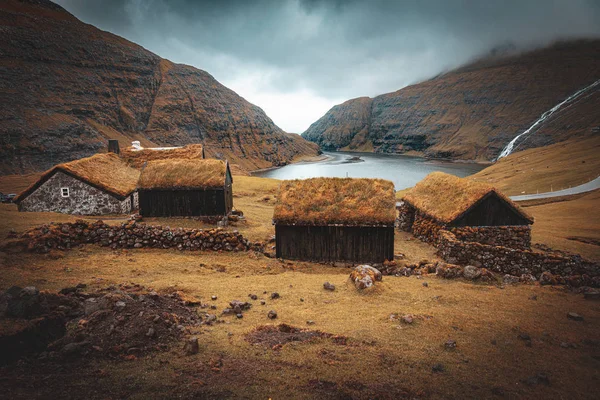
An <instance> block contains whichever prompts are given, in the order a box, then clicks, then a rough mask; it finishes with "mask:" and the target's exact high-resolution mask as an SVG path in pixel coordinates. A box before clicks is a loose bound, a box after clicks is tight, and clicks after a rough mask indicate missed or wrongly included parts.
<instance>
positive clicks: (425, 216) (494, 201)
mask: <svg viewBox="0 0 600 400" xmlns="http://www.w3.org/2000/svg"><path fill="white" fill-rule="evenodd" d="M402 200H403V202H404V204H403V205H402V206H401V207H400V210H399V211H400V215H399V222H400V223H399V225H400V228H401V229H403V230H406V231H412V232H413V233H415V234H416V235H417V236H419V237H421V238H427V236H430V237H429V239H431V240H432V241H433V239H434V236H435V231H436V229H437V228H436V227H438V228H443V229H451V230H454V231H456V232H457V233H460V234H465V232H469V235H470V236H472V237H470V239H474V238H475V239H477V237H479V239H478V240H474V241H478V242H483V243H489V244H492V243H493V244H503V245H504V244H508V243H506V242H511V241H512V239H514V237H513V238H511V236H514V235H512V234H513V233H516V232H518V234H519V235H523V232H526V234H525V236H526V238H525V239H526V242H527V243H526V244H525V246H526V247H528V246H529V244H530V234H529V231H530V227H529V225H531V224H533V218H532V217H531V216H530V215H528V214H527V213H526V212H525V211H524V210H522V209H521V208H520V207H519V206H518V205H516V204H515V203H514V202H513V201H511V200H510V199H509V198H508V197H506V196H505V195H503V194H502V193H500V192H499V191H498V190H496V189H495V188H494V187H493V186H490V185H488V184H485V183H482V182H475V181H472V180H470V179H467V178H459V177H456V176H454V175H449V174H445V173H443V172H433V173H431V174H429V175H427V176H426V177H425V178H424V179H423V180H422V181H420V182H419V183H417V184H416V185H415V187H414V188H412V189H411V190H409V191H408V192H407V193H406V194H405V195H404V196H403V198H402ZM498 227H514V229H512V230H507V229H503V230H502V231H501V230H499V229H497V228H498ZM516 227H521V229H517V228H516ZM460 228H465V229H460ZM466 228H473V229H471V230H470V231H469V230H468V229H466ZM474 228H477V229H474ZM501 232H502V233H501ZM499 235H502V236H503V238H499V237H498V236H499ZM503 242H505V243H503ZM517 247H522V246H521V245H519V246H517Z"/></svg>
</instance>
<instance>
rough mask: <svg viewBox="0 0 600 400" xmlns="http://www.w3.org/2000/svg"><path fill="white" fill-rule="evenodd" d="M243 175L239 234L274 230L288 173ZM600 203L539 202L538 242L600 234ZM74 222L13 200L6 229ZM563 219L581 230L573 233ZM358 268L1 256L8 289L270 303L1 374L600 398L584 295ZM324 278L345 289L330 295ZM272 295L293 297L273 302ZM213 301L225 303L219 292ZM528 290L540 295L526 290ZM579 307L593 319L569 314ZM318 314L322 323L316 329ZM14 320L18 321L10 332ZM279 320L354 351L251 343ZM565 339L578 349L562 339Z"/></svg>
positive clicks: (231, 388) (196, 391) (369, 392)
mask: <svg viewBox="0 0 600 400" xmlns="http://www.w3.org/2000/svg"><path fill="white" fill-rule="evenodd" d="M235 182H236V183H235V184H234V186H233V189H234V195H235V197H234V204H235V206H236V207H238V208H240V209H242V210H243V211H244V214H245V215H246V217H247V218H248V223H247V224H240V225H239V226H236V227H232V228H231V229H239V230H240V232H242V233H244V235H248V236H250V237H256V238H257V239H258V238H260V239H262V238H264V237H265V236H267V235H272V234H273V227H272V225H271V217H272V215H273V207H274V204H273V202H272V201H269V202H264V201H263V200H262V197H264V196H265V195H268V196H271V197H273V195H274V194H276V193H277V188H278V185H279V181H277V180H273V179H264V178H256V177H237V176H236V178H235ZM599 197H600V195H598V194H597V193H596V194H594V196H593V197H591V194H590V198H589V199H585V202H584V203H582V204H579V203H574V204H573V205H571V204H572V203H573V202H572V201H564V202H561V203H554V204H547V205H542V206H536V207H530V208H528V209H529V210H530V211H531V213H532V214H533V215H534V216H535V217H536V224H534V226H533V229H534V240H540V238H541V237H542V236H545V237H546V238H548V240H552V239H553V238H552V236H553V235H556V234H557V233H558V236H562V235H564V236H568V235H578V236H581V235H583V236H585V235H587V234H586V233H585V232H586V231H585V230H588V229H590V230H588V231H587V232H588V233H590V234H591V233H593V232H592V231H591V229H594V226H598V224H600V221H597V218H595V219H594V218H593V217H595V215H596V214H597V213H596V214H594V212H593V210H594V207H596V209H597V205H598V202H599ZM581 200H584V198H581ZM546 207H550V208H547V209H546ZM563 216H564V217H563ZM589 216H591V217H592V218H588V217H589ZM76 218H77V217H75V216H70V215H63V214H54V213H18V212H17V211H16V207H15V206H14V205H0V219H1V220H2V221H3V223H2V224H0V239H3V238H4V237H5V235H6V233H7V232H8V229H9V228H11V227H12V228H15V229H17V230H19V231H22V230H24V229H25V227H26V226H37V225H40V224H43V223H47V222H49V221H67V220H74V219H76ZM586 219H590V220H589V222H586V221H585V220H586ZM157 221H158V222H159V223H160V224H162V225H169V226H171V227H175V226H182V225H183V224H200V223H198V222H197V221H193V220H187V219H160V220H157ZM543 221H547V222H548V223H543ZM111 222H113V221H111ZM114 222H115V223H120V222H121V221H118V220H115V221H114ZM147 222H148V221H147ZM198 226H200V225H198ZM565 228H568V229H572V230H573V231H569V232H567V231H565V232H564V233H562V230H564V229H565ZM578 229H579V230H580V231H579V232H575V231H577V230H578ZM596 232H597V229H596ZM536 235H537V237H536ZM395 236H396V237H395V249H396V253H405V254H406V259H407V261H408V262H411V263H413V262H418V261H419V260H421V259H429V260H435V259H436V256H435V248H433V247H432V246H430V245H427V244H425V243H423V242H420V241H419V240H415V239H414V238H413V237H412V236H411V235H409V234H408V233H405V232H396V235H395ZM569 242H572V243H577V242H573V241H569V240H566V239H565V240H564V241H563V240H561V241H560V242H559V243H558V244H557V245H556V247H557V248H562V247H561V246H562V245H563V243H564V244H565V245H569ZM586 246H590V247H589V248H590V249H593V248H594V247H593V246H592V245H589V244H588V245H586ZM596 248H597V246H596ZM567 250H568V249H567ZM349 273H350V270H349V269H346V268H334V267H330V266H326V265H319V264H314V263H304V262H282V261H279V260H274V259H268V258H265V257H264V256H262V255H258V254H254V253H221V254H220V253H215V252H179V251H175V250H147V249H145V250H118V251H112V250H110V249H108V248H101V247H97V246H83V247H80V248H77V249H74V250H71V251H68V252H65V253H64V254H63V255H61V254H50V255H36V254H12V253H0V289H2V290H4V289H7V288H8V287H10V286H12V285H20V286H27V285H35V286H37V287H38V288H40V289H49V290H59V289H61V288H63V287H66V286H73V285H75V284H77V283H86V284H87V285H88V290H94V289H97V288H100V287H105V286H107V285H110V284H113V283H114V284H118V283H123V282H135V283H139V284H142V285H145V286H147V287H151V288H153V289H155V290H157V291H159V292H173V291H175V290H181V291H182V292H183V293H184V294H186V295H189V296H193V297H198V298H200V299H201V300H202V301H203V302H205V303H208V304H214V305H216V306H217V308H218V309H217V310H214V311H212V310H208V309H207V310H204V311H208V312H210V313H216V314H217V315H218V314H219V313H220V311H221V310H223V308H225V307H227V306H228V302H229V301H231V300H233V299H238V300H243V301H245V300H249V298H248V294H250V293H255V294H257V295H258V296H259V300H265V301H266V305H265V306H262V305H260V302H259V301H254V302H253V303H254V305H253V307H252V308H251V309H250V310H249V311H247V312H245V313H244V318H243V319H240V320H238V319H236V318H235V317H221V318H222V319H223V320H225V321H226V322H227V323H223V324H216V325H213V326H206V327H190V329H191V330H192V334H193V335H197V336H198V337H199V338H200V343H201V346H200V353H199V354H197V355H193V356H187V357H184V356H182V351H181V347H182V346H181V345H180V344H176V345H175V346H173V348H171V349H170V350H164V351H162V350H161V351H157V352H156V353H153V354H152V355H149V356H147V357H140V358H138V359H137V360H134V361H118V360H94V359H91V358H90V359H87V360H86V362H89V363H90V364H85V365H84V366H83V367H81V368H78V367H77V364H74V365H75V368H73V369H69V368H68V367H66V366H63V367H61V369H60V372H57V368H56V367H57V365H56V364H51V365H50V367H49V368H50V369H43V368H37V367H35V368H31V367H30V366H29V365H30V364H29V363H25V364H24V365H23V366H14V367H11V368H7V369H5V371H4V372H5V375H6V376H5V379H4V380H2V381H0V389H1V388H5V387H8V388H10V389H11V391H10V393H11V394H13V395H14V397H31V396H33V397H48V398H50V397H57V396H56V395H57V393H64V396H62V397H85V396H88V397H89V394H90V393H98V392H101V393H102V395H103V396H104V397H115V398H123V397H138V398H162V397H183V398H191V397H199V398H203V397H205V398H206V397H209V398H210V397H217V398H218V397H227V396H229V397H232V398H269V397H271V398H280V397H282V395H283V396H284V397H286V398H299V399H312V398H339V397H342V396H345V397H354V398H402V397H403V396H402V395H400V393H402V392H403V391H407V392H409V393H413V395H412V396H408V397H418V398H491V397H493V396H495V393H504V396H505V397H507V398H561V397H572V398H594V396H595V395H594V393H596V392H597V388H598V382H597V379H596V375H597V373H596V371H597V368H596V365H597V363H598V361H597V360H596V359H595V358H594V357H593V356H595V355H597V354H596V353H597V351H598V345H597V344H596V342H597V336H598V335H597V332H598V329H599V328H600V309H599V308H598V307H597V306H596V305H595V304H594V303H593V302H590V301H588V300H584V299H583V297H582V295H580V294H574V293H568V292H565V291H563V290H560V289H558V288H549V287H540V286H533V285H516V286H511V285H508V286H506V287H505V288H503V289H501V288H499V287H496V286H487V285H480V284H473V283H469V282H464V281H461V280H443V279H438V278H437V277H435V276H432V275H429V276H424V277H422V278H423V279H418V278H417V277H410V278H404V277H398V278H396V277H387V276H386V277H384V278H383V282H379V283H378V284H377V288H376V289H377V290H375V291H371V292H370V293H368V294H363V293H360V292H358V291H357V290H356V289H355V288H354V286H353V285H352V284H351V283H350V282H349V281H348V274H349ZM325 281H329V282H331V283H333V284H334V285H335V286H336V290H335V291H334V292H328V291H325V290H324V289H323V282H325ZM423 282H427V283H428V284H429V285H428V287H424V286H423V285H422V283H423ZM265 291H266V292H267V294H263V292H265ZM275 291H276V292H278V293H280V295H281V298H279V299H277V300H271V299H270V296H269V295H270V293H271V292H275ZM212 295H216V296H218V300H216V301H212V300H210V298H211V296H212ZM532 295H535V296H537V300H530V299H529V298H530V297H531V296H532ZM301 298H302V299H303V300H304V301H301V300H300V299H301ZM269 310H275V311H277V313H278V318H277V319H276V320H275V321H271V320H269V319H268V318H267V312H268V311H269ZM570 311H574V312H577V313H579V314H581V315H583V316H584V318H585V321H584V322H581V323H580V322H575V321H570V320H568V319H567V318H566V313H567V312H570ZM390 314H399V315H404V314H412V315H414V316H415V322H414V323H413V324H411V325H406V324H402V323H400V322H398V321H397V320H395V321H392V320H390ZM307 320H313V321H314V322H315V325H314V326H307V324H306V321H307ZM15 323H16V322H13V321H10V325H11V327H14V326H15V325H14V324H15ZM0 324H1V323H0ZM270 324H272V325H278V324H288V325H292V326H296V327H301V328H303V327H306V328H310V329H314V330H318V331H322V332H327V333H331V334H333V335H342V336H346V337H348V338H349V339H348V345H340V344H336V343H333V342H332V341H331V340H327V339H317V340H315V341H309V342H305V343H299V342H298V343H295V342H291V343H287V344H285V345H283V347H281V349H279V350H278V351H272V350H270V349H265V348H264V347H262V346H254V345H252V344H251V343H249V342H248V341H247V340H246V334H248V333H250V332H252V331H254V330H255V329H256V328H257V327H260V326H264V325H270ZM1 328H2V327H0V331H2V329H1ZM521 332H526V333H527V334H529V335H530V336H531V338H532V341H531V342H532V345H531V347H529V346H527V345H526V343H525V342H524V341H522V340H521V339H519V338H518V335H519V333H521ZM449 338H451V339H454V340H456V341H457V347H456V349H453V350H447V349H445V348H444V345H443V344H444V342H445V341H446V340H447V339H449ZM562 342H567V343H574V344H577V348H569V349H564V348H562V347H560V344H561V343H562ZM437 363H442V364H443V365H444V366H445V368H446V372H444V373H433V372H432V370H431V367H432V366H433V365H434V364H437ZM365 371H368V377H366V376H365ZM538 372H543V373H546V374H548V375H549V378H550V381H551V385H550V386H545V385H543V384H542V385H534V386H529V385H526V384H524V383H523V382H522V381H523V380H525V379H527V378H528V377H530V376H533V375H535V374H536V373H538ZM398 376H402V379H401V380H399V379H398ZM315 382H316V383H315ZM319 382H320V383H319ZM16 394H18V395H19V396H16ZM58 397H61V396H58ZM404 397H406V395H404Z"/></svg>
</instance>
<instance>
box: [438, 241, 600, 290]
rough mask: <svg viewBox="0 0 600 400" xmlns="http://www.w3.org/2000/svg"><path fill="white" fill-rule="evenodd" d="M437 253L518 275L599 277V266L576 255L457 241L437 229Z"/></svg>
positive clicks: (457, 261)
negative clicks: (549, 274) (547, 273)
mask: <svg viewBox="0 0 600 400" xmlns="http://www.w3.org/2000/svg"><path fill="white" fill-rule="evenodd" d="M435 244H436V247H437V248H438V254H439V255H440V256H441V257H442V258H443V259H444V260H446V261H448V262H451V263H453V264H462V265H465V264H471V265H477V264H479V265H481V266H483V267H485V268H487V269H489V270H491V271H494V272H500V273H503V274H510V275H515V276H521V275H524V274H532V275H534V276H535V277H536V278H538V279H539V278H540V276H541V275H542V274H543V273H545V272H549V273H551V274H553V275H559V276H582V277H588V278H589V277H599V276H600V266H599V265H598V264H596V263H593V262H591V261H588V260H585V259H583V258H582V257H581V256H579V255H564V254H558V253H550V252H541V253H538V252H534V251H531V250H521V249H513V248H509V247H504V246H492V245H487V244H481V243H476V242H464V241H461V240H459V239H458V238H457V237H456V236H455V235H454V233H452V232H450V231H447V230H440V231H439V232H438V240H437V242H436V243H435Z"/></svg>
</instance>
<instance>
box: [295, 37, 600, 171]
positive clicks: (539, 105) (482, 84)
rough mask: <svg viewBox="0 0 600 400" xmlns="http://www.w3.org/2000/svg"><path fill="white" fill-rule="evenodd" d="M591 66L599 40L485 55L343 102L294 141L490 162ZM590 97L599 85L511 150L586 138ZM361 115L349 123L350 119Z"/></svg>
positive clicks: (594, 70) (598, 72)
mask: <svg viewBox="0 0 600 400" xmlns="http://www.w3.org/2000/svg"><path fill="white" fill-rule="evenodd" d="M598 60H600V41H599V40H594V41H592V40H590V41H577V42H565V43H559V44H556V45H554V46H551V47H549V48H545V49H541V50H536V51H532V52H529V53H525V54H519V55H513V56H505V57H489V58H486V59H482V60H480V61H477V62H474V63H472V64H470V65H468V66H465V67H463V68H460V69H457V70H454V71H451V72H449V73H446V74H444V75H441V76H438V77H436V78H434V79H431V80H429V81H426V82H422V83H419V84H417V85H413V86H409V87H406V88H404V89H401V90H399V91H397V92H393V93H388V94H384V95H381V96H377V97H375V98H373V99H372V100H371V101H368V99H366V98H360V99H355V100H350V101H348V102H346V103H344V104H342V105H339V106H336V107H334V108H332V109H331V110H330V111H329V112H328V113H327V114H326V115H325V116H324V117H322V118H321V119H319V120H318V121H317V122H315V123H314V124H312V125H311V126H310V128H309V129H308V130H307V131H306V132H304V133H303V134H302V136H303V137H304V138H306V139H308V140H311V141H314V142H316V143H318V144H319V145H321V146H322V147H323V148H347V149H349V147H348V144H349V143H352V145H353V146H355V147H357V148H361V149H368V148H369V147H371V146H372V148H373V151H376V152H383V153H404V152H408V151H418V152H422V153H424V154H425V155H427V156H430V157H435V158H451V159H463V160H493V159H495V158H496V157H497V156H498V154H499V153H500V152H501V150H502V149H503V148H504V146H506V144H508V143H509V142H510V141H511V140H512V139H513V138H514V137H515V136H516V135H518V134H519V133H521V132H523V131H524V130H526V129H527V128H528V127H529V126H530V125H531V124H532V123H533V122H534V121H536V120H537V119H538V118H539V117H540V116H541V115H542V114H543V113H544V112H546V111H547V110H549V109H551V108H552V107H554V106H555V105H557V104H558V103H560V102H562V101H563V100H564V99H566V98H567V97H569V96H570V95H571V94H573V93H575V92H576V91H578V90H579V89H581V88H583V87H586V86H588V85H590V84H592V83H593V82H594V81H596V80H598V79H600V61H598ZM598 96H600V85H599V86H596V87H595V88H594V89H592V90H590V91H589V92H588V93H586V95H585V96H582V97H581V98H580V99H579V100H578V101H576V102H574V103H572V104H570V105H569V106H568V107H565V108H564V109H562V110H561V111H560V112H558V113H556V114H555V115H553V117H552V118H549V119H548V120H547V121H545V123H544V124H542V125H541V126H540V128H539V129H537V130H536V131H535V132H534V133H533V134H532V135H530V136H528V137H527V138H526V139H525V140H524V141H522V142H520V143H519V145H518V149H525V148H529V147H537V146H543V145H546V144H550V143H555V142H558V141H561V140H565V139H567V138H570V137H572V136H573V135H575V134H581V133H585V134H589V133H590V130H591V127H593V126H598V125H600V113H598V112H593V111H592V110H591V108H594V106H593V104H594V103H595V104H596V108H597V105H598V102H597V100H598ZM359 100H360V101H359ZM350 105H352V107H350ZM365 114H368V116H367V117H363V118H361V123H357V118H355V116H356V115H365ZM362 121H368V122H367V123H362ZM365 129H366V132H365Z"/></svg>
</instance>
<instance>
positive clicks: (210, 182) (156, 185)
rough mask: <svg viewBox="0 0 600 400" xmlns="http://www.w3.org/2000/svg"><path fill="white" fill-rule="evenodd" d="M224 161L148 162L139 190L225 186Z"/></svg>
mask: <svg viewBox="0 0 600 400" xmlns="http://www.w3.org/2000/svg"><path fill="white" fill-rule="evenodd" d="M227 167H228V166H227V164H226V163H225V161H221V160H213V159H206V160H203V159H198V160H186V159H179V160H159V161H150V162H149V163H148V165H147V166H146V167H145V168H144V169H143V170H142V175H141V176H140V181H139V184H138V187H139V188H140V189H215V188H223V187H224V186H225V176H226V171H227Z"/></svg>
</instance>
